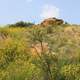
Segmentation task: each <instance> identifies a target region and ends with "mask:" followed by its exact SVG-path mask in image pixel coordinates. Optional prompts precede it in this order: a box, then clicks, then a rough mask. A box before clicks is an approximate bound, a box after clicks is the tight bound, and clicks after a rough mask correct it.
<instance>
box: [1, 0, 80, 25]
mask: <svg viewBox="0 0 80 80" xmlns="http://www.w3.org/2000/svg"><path fill="white" fill-rule="evenodd" d="M49 17H57V18H62V19H64V20H65V21H67V22H69V23H77V24H80V0H0V24H9V23H15V22H17V21H21V20H23V21H31V22H34V23H38V22H40V21H41V20H43V19H45V18H49Z"/></svg>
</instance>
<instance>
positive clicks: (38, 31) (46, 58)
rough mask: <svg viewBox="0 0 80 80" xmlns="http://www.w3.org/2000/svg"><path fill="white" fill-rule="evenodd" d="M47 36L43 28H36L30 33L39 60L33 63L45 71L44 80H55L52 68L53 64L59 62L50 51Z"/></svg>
mask: <svg viewBox="0 0 80 80" xmlns="http://www.w3.org/2000/svg"><path fill="white" fill-rule="evenodd" d="M46 34H47V33H46V31H45V30H44V29H43V28H35V29H33V30H32V31H31V32H30V40H31V45H32V48H34V50H35V51H36V55H37V58H36V59H37V60H36V61H34V62H33V63H34V64H35V65H36V66H38V67H39V68H41V69H42V70H43V73H44V80H53V76H52V70H51V66H52V64H53V62H54V63H55V62H57V57H56V56H55V55H53V54H52V52H51V49H49V46H48V36H46ZM45 43H46V44H47V50H45V47H46V45H44V44H45ZM37 44H38V45H39V46H38V47H39V49H40V52H39V51H38V49H37V47H36V45H37ZM54 60H55V61H54Z"/></svg>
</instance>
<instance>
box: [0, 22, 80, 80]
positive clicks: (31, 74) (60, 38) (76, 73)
mask: <svg viewBox="0 0 80 80" xmlns="http://www.w3.org/2000/svg"><path fill="white" fill-rule="evenodd" d="M23 24H24V23H23V22H21V23H20V24H17V25H16V27H15V28H14V27H13V26H14V25H13V26H11V25H10V26H11V27H7V28H6V27H4V28H0V80H80V27H79V26H77V27H76V26H73V25H72V26H71V25H67V26H66V24H64V25H61V26H59V25H58V26H54V27H53V26H48V27H41V26H34V27H27V28H26V26H25V27H21V26H24V25H27V24H24V25H23ZM19 26H20V27H19ZM27 26H29V25H27ZM64 26H66V27H64ZM73 36H74V37H73Z"/></svg>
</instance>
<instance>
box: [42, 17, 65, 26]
mask: <svg viewBox="0 0 80 80" xmlns="http://www.w3.org/2000/svg"><path fill="white" fill-rule="evenodd" d="M63 23H64V21H63V20H62V19H57V18H48V19H45V20H44V21H43V22H42V23H41V25H42V26H49V25H61V24H63Z"/></svg>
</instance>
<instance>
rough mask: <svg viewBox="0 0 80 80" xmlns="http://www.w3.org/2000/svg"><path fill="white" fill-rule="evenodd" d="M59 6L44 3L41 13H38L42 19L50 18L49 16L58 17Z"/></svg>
mask: <svg viewBox="0 0 80 80" xmlns="http://www.w3.org/2000/svg"><path fill="white" fill-rule="evenodd" d="M59 12H60V11H59V8H57V7H56V6H53V5H48V4H46V5H44V6H43V8H42V13H41V14H40V17H41V18H42V19H46V18H51V17H56V18H58V17H59Z"/></svg>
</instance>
